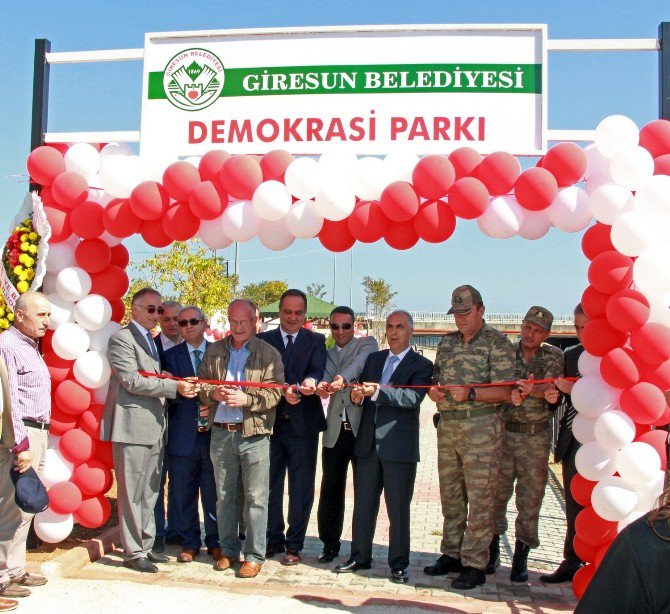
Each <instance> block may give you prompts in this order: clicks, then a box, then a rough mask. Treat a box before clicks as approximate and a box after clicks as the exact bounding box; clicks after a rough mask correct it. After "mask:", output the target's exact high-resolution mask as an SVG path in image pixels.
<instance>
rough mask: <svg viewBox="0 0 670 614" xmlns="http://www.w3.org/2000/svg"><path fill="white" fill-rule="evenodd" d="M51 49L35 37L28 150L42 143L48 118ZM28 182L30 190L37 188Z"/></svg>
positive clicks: (49, 45) (44, 40)
mask: <svg viewBox="0 0 670 614" xmlns="http://www.w3.org/2000/svg"><path fill="white" fill-rule="evenodd" d="M50 51H51V41H49V40H47V39H46V38H36V39H35V63H34V64H33V119H32V128H31V133H30V150H31V151H32V150H33V149H36V148H37V147H40V146H41V145H44V134H45V132H46V131H47V120H48V118H49V64H48V63H47V58H46V54H47V53H49V52H50ZM38 187H39V186H37V185H36V184H30V189H31V190H36V189H38Z"/></svg>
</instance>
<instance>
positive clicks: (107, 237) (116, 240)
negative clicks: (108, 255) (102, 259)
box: [100, 230, 123, 247]
mask: <svg viewBox="0 0 670 614" xmlns="http://www.w3.org/2000/svg"><path fill="white" fill-rule="evenodd" d="M100 238H101V239H102V240H103V241H104V242H105V243H107V245H109V246H110V247H114V246H115V245H121V243H122V242H123V239H122V238H120V237H115V236H114V235H112V234H109V233H108V232H107V231H106V230H105V231H104V232H103V233H102V234H101V235H100Z"/></svg>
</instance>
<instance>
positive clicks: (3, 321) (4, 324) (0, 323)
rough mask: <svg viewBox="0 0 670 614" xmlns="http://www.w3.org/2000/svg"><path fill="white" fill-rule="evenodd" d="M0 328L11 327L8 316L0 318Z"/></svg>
mask: <svg viewBox="0 0 670 614" xmlns="http://www.w3.org/2000/svg"><path fill="white" fill-rule="evenodd" d="M0 328H2V329H4V330H7V329H8V328H9V322H8V321H7V319H6V318H0Z"/></svg>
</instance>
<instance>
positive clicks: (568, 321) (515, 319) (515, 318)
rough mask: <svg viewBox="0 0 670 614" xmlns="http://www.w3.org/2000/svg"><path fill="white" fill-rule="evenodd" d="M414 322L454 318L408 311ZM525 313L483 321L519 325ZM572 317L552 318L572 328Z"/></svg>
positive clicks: (497, 315)
mask: <svg viewBox="0 0 670 614" xmlns="http://www.w3.org/2000/svg"><path fill="white" fill-rule="evenodd" d="M410 313H411V314H412V318H414V322H452V323H453V322H454V316H453V315H449V314H447V313H446V312H445V311H410ZM525 315H526V314H525V313H486V315H485V316H484V319H485V320H486V321H487V322H488V323H489V324H521V322H522V321H523V318H524V316H525ZM574 322H575V318H574V316H573V315H557V316H554V324H555V325H564V326H572V325H573V324H574Z"/></svg>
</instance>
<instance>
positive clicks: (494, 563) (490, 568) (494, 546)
mask: <svg viewBox="0 0 670 614" xmlns="http://www.w3.org/2000/svg"><path fill="white" fill-rule="evenodd" d="M498 567H500V535H494V536H493V539H492V540H491V543H490V544H489V562H488V564H487V565H486V575H487V576H490V575H491V574H494V573H495V572H496V569H497V568H498Z"/></svg>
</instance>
